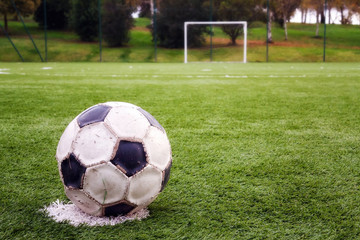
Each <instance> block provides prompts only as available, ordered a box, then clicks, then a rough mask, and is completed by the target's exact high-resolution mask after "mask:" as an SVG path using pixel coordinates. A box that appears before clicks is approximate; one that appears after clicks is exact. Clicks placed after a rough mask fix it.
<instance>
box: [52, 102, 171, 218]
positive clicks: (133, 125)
mask: <svg viewBox="0 0 360 240" xmlns="http://www.w3.org/2000/svg"><path fill="white" fill-rule="evenodd" d="M56 159H57V161H58V168H59V172H60V177H61V180H62V182H63V184H64V188H65V194H66V196H67V197H68V198H69V199H70V200H71V201H72V202H73V203H74V204H75V205H77V206H78V207H79V208H80V209H81V210H83V211H84V212H86V213H88V214H91V215H94V216H118V215H127V214H131V213H134V212H136V211H138V210H140V209H142V208H144V207H146V206H148V205H149V204H150V203H151V202H152V201H154V200H155V198H156V197H157V196H158V194H159V193H160V192H161V191H162V190H163V189H164V187H165V185H166V183H167V182H168V180H169V176H170V168H171V164H172V157H171V147H170V142H169V140H168V138H167V135H166V132H165V130H164V128H163V127H162V126H161V125H160V124H159V122H158V121H157V120H156V119H155V118H154V117H153V116H152V115H151V114H150V113H148V112H147V111H145V110H143V109H142V108H140V107H137V106H135V105H133V104H130V103H123V102H107V103H101V104H97V105H95V106H92V107H90V108H88V109H86V110H85V111H84V112H82V113H81V114H79V115H78V116H77V117H76V118H75V119H74V120H73V121H71V122H70V124H69V125H68V126H67V128H66V129H65V131H64V133H63V134H62V136H61V138H60V141H59V144H58V146H57V151H56Z"/></svg>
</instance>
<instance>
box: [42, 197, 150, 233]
mask: <svg viewBox="0 0 360 240" xmlns="http://www.w3.org/2000/svg"><path fill="white" fill-rule="evenodd" d="M41 211H43V212H45V213H46V214H47V215H48V216H49V217H50V218H52V219H53V220H55V221H56V222H66V223H69V224H70V225H73V226H75V227H77V226H79V225H87V226H104V225H116V224H121V223H124V222H126V221H133V220H142V219H144V218H147V217H148V216H149V210H148V209H147V208H143V209H141V210H139V211H137V212H135V213H133V214H131V215H129V216H118V217H95V216H91V215H89V214H87V213H85V212H83V211H82V210H81V209H80V208H78V207H77V206H76V205H75V204H73V203H71V202H69V203H64V202H62V201H60V200H59V199H58V200H56V201H55V202H53V203H51V204H50V205H49V206H45V207H44V208H43V209H42V210H41Z"/></svg>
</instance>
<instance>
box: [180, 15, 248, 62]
mask: <svg viewBox="0 0 360 240" xmlns="http://www.w3.org/2000/svg"><path fill="white" fill-rule="evenodd" d="M190 25H211V26H212V25H242V26H243V28H244V57H243V62H244V63H246V53H247V22H246V21H223V22H222V21H216V22H212V21H204V22H200V21H199V22H184V63H187V62H188V26H190Z"/></svg>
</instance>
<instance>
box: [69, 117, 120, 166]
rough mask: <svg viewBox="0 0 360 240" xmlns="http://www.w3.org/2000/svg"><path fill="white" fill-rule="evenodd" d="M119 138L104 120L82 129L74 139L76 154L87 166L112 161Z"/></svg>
mask: <svg viewBox="0 0 360 240" xmlns="http://www.w3.org/2000/svg"><path fill="white" fill-rule="evenodd" d="M116 141H117V138H116V136H114V134H113V133H112V132H111V131H110V130H109V129H108V128H107V127H106V126H105V124H104V123H103V122H100V123H95V124H90V125H87V126H85V127H83V128H81V129H80V131H79V133H78V135H77V137H76V139H75V141H74V144H73V146H74V154H75V156H77V157H78V159H79V160H80V161H81V163H83V164H84V165H85V166H87V167H88V166H91V165H95V164H99V163H100V162H102V161H110V158H111V155H112V153H113V151H114V147H115V145H116Z"/></svg>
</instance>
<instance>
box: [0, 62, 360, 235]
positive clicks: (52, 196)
mask: <svg viewBox="0 0 360 240" xmlns="http://www.w3.org/2000/svg"><path fill="white" fill-rule="evenodd" d="M106 101H123V102H130V103H133V104H136V105H138V106H141V107H142V108H143V109H145V110H147V111H148V112H150V113H151V114H152V115H153V116H154V117H155V118H156V119H157V120H158V121H159V122H160V123H161V124H162V126H164V128H165V129H166V131H167V134H168V137H169V139H170V142H171V146H172V152H173V167H172V170H171V177H170V181H169V183H168V185H167V187H166V188H165V190H164V191H163V192H162V193H161V194H160V195H159V197H158V198H157V199H156V200H155V201H154V202H153V203H152V204H151V205H150V206H149V210H150V217H148V218H147V219H144V220H142V221H133V222H126V223H124V224H121V225H116V226H105V227H87V226H81V227H77V228H76V227H73V226H71V225H69V224H67V223H56V222H54V221H53V220H51V219H49V218H48V217H47V216H46V215H45V214H44V213H42V212H40V211H39V210H40V209H42V208H43V207H44V206H45V205H49V204H50V203H51V202H53V201H55V200H57V199H60V200H66V196H65V194H64V191H63V186H62V183H61V181H60V177H59V174H58V169H57V162H56V160H55V157H54V155H55V151H56V146H57V142H58V140H59V138H60V136H61V134H62V132H63V131H64V129H65V127H66V126H67V124H68V123H69V122H70V121H71V120H72V119H73V118H74V117H75V116H76V115H77V114H79V113H80V112H81V111H82V110H84V109H86V108H88V107H90V106H92V105H94V104H97V103H99V102H106ZM0 112H1V115H0V150H1V152H0V180H1V185H0V239H159V238H168V239H264V238H265V239H355V238H359V237H360V194H359V184H360V148H359V143H360V64H359V63H344V64H339V63H326V64H322V63H316V64H314V63H306V64H299V63H296V64H293V63H286V64H283V63H282V64H280V63H279V64H265V63H264V64H119V63H101V64H100V63H48V64H42V63H0Z"/></svg>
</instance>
